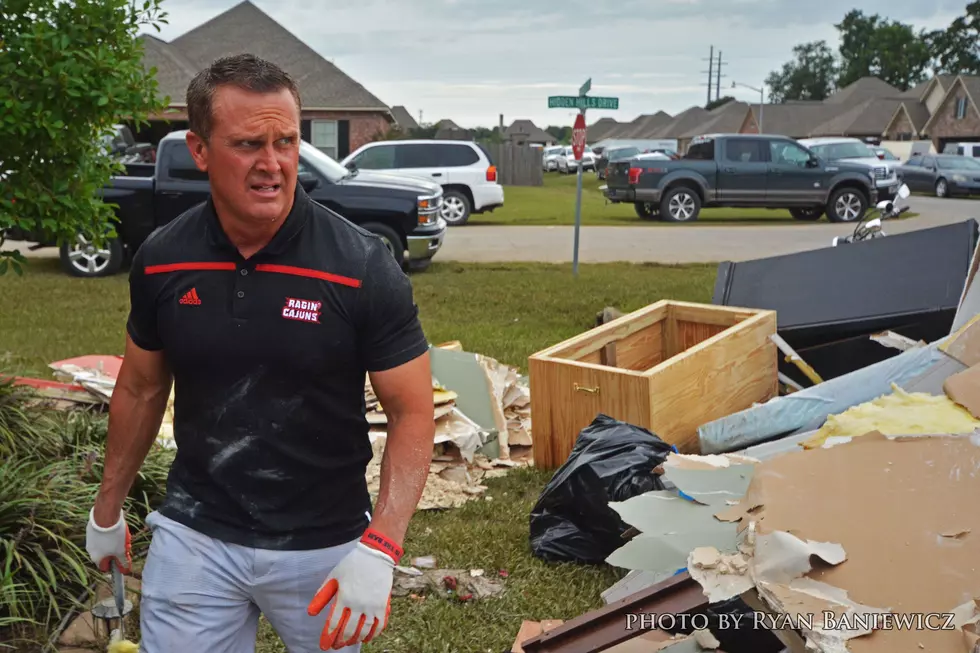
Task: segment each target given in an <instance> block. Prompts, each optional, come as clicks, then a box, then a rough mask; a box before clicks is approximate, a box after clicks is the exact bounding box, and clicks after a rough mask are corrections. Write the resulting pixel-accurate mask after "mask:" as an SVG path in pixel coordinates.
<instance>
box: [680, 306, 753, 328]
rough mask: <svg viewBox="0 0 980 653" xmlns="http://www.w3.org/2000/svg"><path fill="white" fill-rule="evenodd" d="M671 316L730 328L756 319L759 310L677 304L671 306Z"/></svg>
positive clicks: (686, 320) (684, 320)
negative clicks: (753, 318) (752, 318)
mask: <svg viewBox="0 0 980 653" xmlns="http://www.w3.org/2000/svg"><path fill="white" fill-rule="evenodd" d="M670 308H671V314H672V315H673V317H674V318H676V319H677V320H680V321H683V322H700V323H701V324H714V325H718V326H725V327H730V326H734V325H736V324H738V323H739V322H742V321H743V320H747V319H749V318H751V317H754V316H755V315H757V314H758V310H749V309H741V308H737V307H735V308H733V307H730V306H714V305H711V304H703V305H702V304H689V303H683V302H677V303H675V304H672V305H671V307H670Z"/></svg>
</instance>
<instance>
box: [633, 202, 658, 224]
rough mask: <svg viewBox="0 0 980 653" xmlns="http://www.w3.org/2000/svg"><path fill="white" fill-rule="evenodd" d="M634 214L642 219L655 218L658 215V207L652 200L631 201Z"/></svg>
mask: <svg viewBox="0 0 980 653" xmlns="http://www.w3.org/2000/svg"><path fill="white" fill-rule="evenodd" d="M633 208H635V209H636V215H637V216H639V217H640V218H642V219H643V220H656V219H658V218H659V217H660V207H659V206H658V205H656V204H654V203H653V202H633Z"/></svg>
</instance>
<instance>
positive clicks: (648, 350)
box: [613, 320, 667, 372]
mask: <svg viewBox="0 0 980 653" xmlns="http://www.w3.org/2000/svg"><path fill="white" fill-rule="evenodd" d="M665 323H666V321H664V320H661V321H660V322H655V323H654V324H651V325H650V326H648V327H646V328H644V329H640V330H639V331H635V332H633V333H631V334H630V335H628V336H626V337H625V338H622V339H621V340H619V342H617V343H616V349H617V361H618V363H619V367H622V368H624V369H628V370H634V371H637V372H645V371H646V370H648V369H650V368H651V367H653V366H654V365H657V364H658V363H660V362H661V361H663V360H664V359H665V358H666V357H667V355H666V349H665V347H664V324H665ZM613 366H615V363H614V365H613Z"/></svg>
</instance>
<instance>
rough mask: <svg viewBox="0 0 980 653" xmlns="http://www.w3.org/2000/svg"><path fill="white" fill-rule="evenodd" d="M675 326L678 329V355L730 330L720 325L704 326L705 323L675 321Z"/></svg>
mask: <svg viewBox="0 0 980 653" xmlns="http://www.w3.org/2000/svg"><path fill="white" fill-rule="evenodd" d="M674 324H675V325H676V329H677V353H678V354H679V353H681V352H682V351H684V350H685V349H690V348H691V347H694V346H695V345H699V344H701V343H702V342H704V341H705V340H708V339H710V338H713V337H714V336H716V335H718V334H719V333H721V332H723V331H724V330H725V329H728V328H730V327H726V326H721V325H718V324H704V323H703V322H687V321H675V322H674ZM675 355H676V354H675Z"/></svg>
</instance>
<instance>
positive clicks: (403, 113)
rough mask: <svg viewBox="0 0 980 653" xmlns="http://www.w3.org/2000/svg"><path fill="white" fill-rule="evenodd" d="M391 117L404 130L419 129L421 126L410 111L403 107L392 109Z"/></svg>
mask: <svg viewBox="0 0 980 653" xmlns="http://www.w3.org/2000/svg"><path fill="white" fill-rule="evenodd" d="M391 116H392V117H393V118H394V119H395V122H396V123H398V126H399V127H401V128H402V129H418V127H419V124H418V123H417V122H416V121H415V118H413V117H412V114H410V113H409V112H408V109H406V108H405V107H403V106H401V105H398V106H396V107H391Z"/></svg>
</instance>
